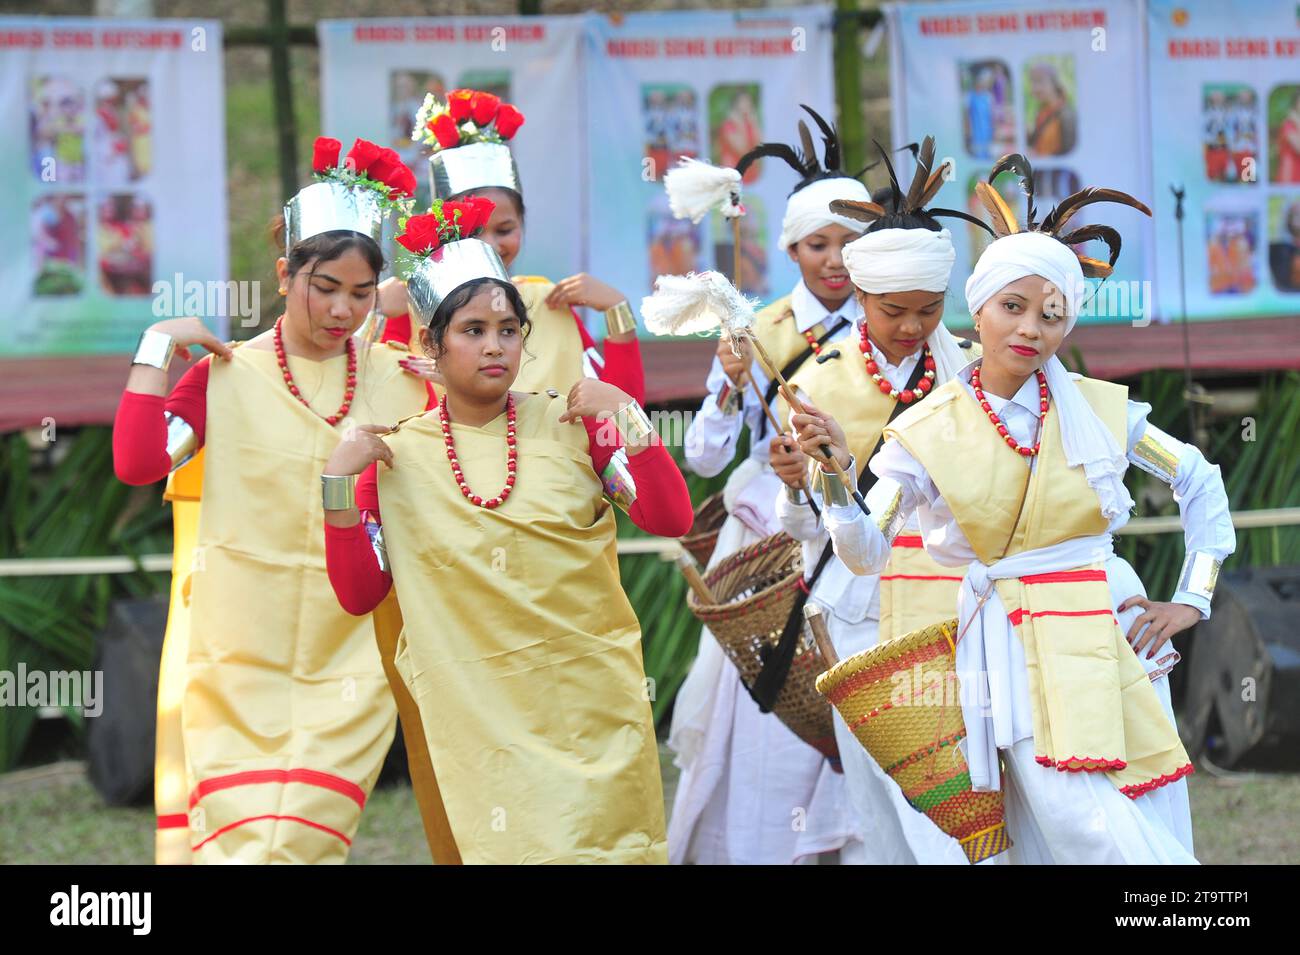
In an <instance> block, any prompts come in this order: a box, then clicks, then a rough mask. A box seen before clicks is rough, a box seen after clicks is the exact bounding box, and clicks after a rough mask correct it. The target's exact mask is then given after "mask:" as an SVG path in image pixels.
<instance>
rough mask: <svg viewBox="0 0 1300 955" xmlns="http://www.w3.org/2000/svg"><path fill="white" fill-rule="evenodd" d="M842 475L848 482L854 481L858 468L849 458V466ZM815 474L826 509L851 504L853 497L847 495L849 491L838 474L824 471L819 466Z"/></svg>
mask: <svg viewBox="0 0 1300 955" xmlns="http://www.w3.org/2000/svg"><path fill="white" fill-rule="evenodd" d="M844 473H845V474H847V475H848V476H849V480H850V481H856V479H857V474H858V467H857V462H856V461H855V460H854V459H853V458H849V466H848V467H847V468H845V469H844ZM817 474H818V478H819V480H820V481H821V483H822V488H821V490H822V500H823V501H825V502H826V505H827V506H828V507H848V506H849V505H850V504H852V503H853V495H851V494H850V493H849V489H848V488H846V487H845V486H844V482H843V481H841V480H840V476H839V475H838V474H836V473H835V472H834V471H829V472H828V471H825V470H823V469H822V468H821V467H820V466H818V468H817Z"/></svg>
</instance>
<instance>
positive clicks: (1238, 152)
mask: <svg viewBox="0 0 1300 955" xmlns="http://www.w3.org/2000/svg"><path fill="white" fill-rule="evenodd" d="M1201 103H1202V111H1203V117H1202V118H1203V123H1204V129H1205V178H1206V179H1208V180H1210V182H1237V183H1252V182H1255V180H1256V179H1257V178H1258V177H1257V175H1256V172H1255V165H1256V163H1257V162H1258V157H1259V135H1258V132H1257V123H1256V119H1255V91H1254V89H1252V88H1251V87H1249V86H1245V85H1243V84H1241V83H1207V84H1205V86H1203V87H1202V95H1201Z"/></svg>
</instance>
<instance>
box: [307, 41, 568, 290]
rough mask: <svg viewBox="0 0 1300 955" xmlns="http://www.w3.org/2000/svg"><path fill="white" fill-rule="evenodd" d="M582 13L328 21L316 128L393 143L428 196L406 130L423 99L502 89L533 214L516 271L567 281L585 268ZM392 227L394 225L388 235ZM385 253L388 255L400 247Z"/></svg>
mask: <svg viewBox="0 0 1300 955" xmlns="http://www.w3.org/2000/svg"><path fill="white" fill-rule="evenodd" d="M582 22H583V18H582V17H447V18H438V19H376V20H321V21H320V22H319V23H318V24H317V32H318V34H319V36H320V48H321V130H320V131H321V134H322V135H326V136H333V137H334V138H335V139H339V140H342V141H343V148H344V149H347V148H348V147H349V145H350V144H351V142H352V140H353V139H354V138H355V137H358V136H360V137H362V138H364V139H369V140H371V141H373V142H376V143H378V144H379V145H381V146H389V147H391V148H393V149H396V150H397V152H398V153H399V154H400V155H401V156H402V158H403V159H404V160H405V161H406V164H407V165H408V166H410V167H411V169H412V170H414V171H415V175H416V179H417V181H418V182H419V183H420V190H419V193H418V194H417V200H418V201H417V204H416V211H417V212H423V211H424V210H425V209H427V208H428V203H429V164H428V157H429V151H428V149H427V147H425V146H423V145H421V144H418V143H412V141H411V129H412V126H413V125H414V120H415V114H416V111H417V110H418V109H419V108H420V104H421V103H423V102H424V98H425V95H426V94H428V93H433V94H435V95H436V96H438V98H439V99H441V100H443V101H445V99H446V94H447V92H448V91H450V90H454V89H458V88H471V89H479V90H486V91H488V92H490V93H495V94H497V95H498V96H500V97H501V99H502V100H503V101H506V102H509V103H513V104H514V105H515V106H517V107H518V108H519V110H520V111H521V112H522V113H523V114H524V117H525V123H524V126H523V128H521V129H520V130H519V132H518V134H516V136H515V137H514V139H513V140H511V142H510V148H511V151H512V152H513V153H514V157H515V162H516V163H517V164H518V166H519V176H520V180H521V182H522V185H523V189H524V203H525V206H526V209H527V216H526V220H525V230H524V242H523V246H522V248H521V250H520V253H519V258H518V260H517V261H516V262H515V263H514V264H513V265H512V267H511V270H512V271H513V272H514V273H515V274H518V275H527V274H540V275H545V276H548V277H550V278H551V279H560V278H563V277H564V276H567V275H571V274H573V273H574V272H577V271H579V270H580V269H581V268H582V264H583V243H582V229H583V209H582V203H581V201H580V200H581V197H582V163H583V159H584V157H583V151H582V147H583V142H584V127H583V121H582V120H583V118H582V111H581V104H580V100H581V75H582V74H581V49H582ZM390 231H391V230H390ZM396 248H397V246H396V244H393V245H391V246H390V248H389V253H390V254H389V257H390V258H392V252H393V250H394V249H396Z"/></svg>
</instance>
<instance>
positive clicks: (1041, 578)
mask: <svg viewBox="0 0 1300 955" xmlns="http://www.w3.org/2000/svg"><path fill="white" fill-rule="evenodd" d="M1106 579H1107V578H1106V571H1104V570H1055V571H1052V572H1051V573H1047V574H1028V575H1026V576H1024V577H1021V578H1020V582H1021V583H1022V584H1075V583H1081V582H1083V581H1088V580H1106Z"/></svg>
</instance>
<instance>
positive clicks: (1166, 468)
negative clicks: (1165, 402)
mask: <svg viewBox="0 0 1300 955" xmlns="http://www.w3.org/2000/svg"><path fill="white" fill-rule="evenodd" d="M1186 447H1187V445H1185V444H1184V443H1183V442H1181V441H1179V440H1178V439H1177V438H1175V437H1173V436H1172V435H1168V434H1165V433H1164V432H1163V431H1161V430H1160V429H1159V428H1157V427H1156V426H1155V425H1153V424H1150V423H1148V424H1147V429H1146V431H1145V432H1144V433H1143V435H1142V440H1141V441H1139V442H1138V443H1137V444H1135V445H1133V450H1132V451H1130V452H1129V455H1128V457H1129V460H1130V461H1132V462H1133V463H1134V464H1136V465H1137V466H1138V467H1139V468H1141V469H1142V470H1143V471H1146V472H1147V473H1148V474H1151V475H1154V476H1155V477H1158V478H1159V479H1160V480H1162V481H1164V482H1165V483H1166V484H1173V483H1174V478H1176V477H1177V476H1178V462H1179V460H1181V459H1182V456H1183V451H1184V449H1186Z"/></svg>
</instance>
